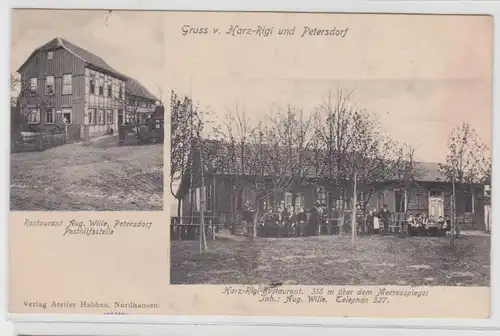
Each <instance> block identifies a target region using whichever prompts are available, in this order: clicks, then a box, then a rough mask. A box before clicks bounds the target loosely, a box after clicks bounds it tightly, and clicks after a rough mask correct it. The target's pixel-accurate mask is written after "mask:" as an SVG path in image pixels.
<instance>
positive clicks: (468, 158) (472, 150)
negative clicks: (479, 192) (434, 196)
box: [440, 123, 491, 248]
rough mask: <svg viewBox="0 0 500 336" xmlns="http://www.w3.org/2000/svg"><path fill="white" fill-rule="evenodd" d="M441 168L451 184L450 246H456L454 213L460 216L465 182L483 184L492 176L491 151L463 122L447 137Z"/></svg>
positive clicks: (455, 217)
mask: <svg viewBox="0 0 500 336" xmlns="http://www.w3.org/2000/svg"><path fill="white" fill-rule="evenodd" d="M440 171H441V173H442V174H443V175H444V176H445V177H446V179H447V181H448V182H451V184H452V190H453V191H452V197H451V202H452V204H451V208H452V246H453V248H454V247H455V238H456V237H458V236H459V235H460V225H459V224H458V222H457V214H458V215H463V212H464V211H463V204H460V202H458V206H459V211H457V195H458V196H460V197H459V198H458V199H459V200H461V199H463V196H464V192H465V191H466V184H469V183H484V181H487V180H488V179H490V178H491V152H490V149H489V148H488V146H486V145H485V144H484V143H483V141H482V140H481V138H480V137H479V135H478V134H477V132H476V131H475V130H474V129H473V128H472V127H471V126H470V124H468V123H462V124H461V125H460V126H458V127H456V128H455V129H454V130H453V131H452V132H451V133H450V134H449V136H448V154H447V156H446V160H445V163H444V164H440Z"/></svg>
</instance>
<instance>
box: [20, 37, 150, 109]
mask: <svg viewBox="0 0 500 336" xmlns="http://www.w3.org/2000/svg"><path fill="white" fill-rule="evenodd" d="M57 48H63V49H66V50H67V51H69V52H70V53H72V54H73V55H75V56H76V57H78V58H79V59H81V60H82V61H83V62H85V64H86V65H90V66H93V67H94V68H97V69H100V70H103V71H105V72H109V73H111V74H113V75H115V76H116V77H118V78H121V79H124V80H126V83H125V91H126V93H128V94H130V95H133V96H138V97H144V98H147V99H151V100H159V99H158V98H156V97H155V96H154V95H153V94H151V92H149V91H148V89H146V88H145V87H144V86H143V85H142V84H141V83H139V81H137V80H136V79H134V78H131V77H128V76H125V75H124V74H122V73H120V72H119V71H117V70H115V69H114V68H113V67H112V66H111V65H109V64H108V63H106V61H104V60H103V59H102V58H101V57H99V56H97V55H95V54H93V53H91V52H90V51H88V50H86V49H84V48H82V47H79V46H77V45H76V44H73V43H71V42H69V41H68V40H66V39H63V38H61V37H56V38H54V39H52V40H50V41H49V42H47V43H45V44H44V45H42V46H41V47H39V48H37V49H35V50H34V51H33V52H32V53H31V55H30V56H29V57H28V59H27V60H26V61H25V62H24V63H23V64H22V65H21V66H20V67H19V70H18V72H20V71H21V70H22V68H23V67H24V66H25V65H26V64H27V63H28V62H29V60H30V59H31V58H32V57H33V56H34V55H36V54H37V53H38V52H39V51H45V50H54V49H57Z"/></svg>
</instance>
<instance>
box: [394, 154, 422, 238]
mask: <svg viewBox="0 0 500 336" xmlns="http://www.w3.org/2000/svg"><path fill="white" fill-rule="evenodd" d="M396 153H397V157H398V160H397V161H396V166H395V175H394V176H395V180H396V181H397V183H398V188H397V190H396V192H399V193H400V194H403V197H400V200H399V202H400V204H399V208H400V209H404V217H403V219H402V220H403V222H406V219H407V217H408V204H409V202H410V199H411V196H412V195H413V190H414V188H415V186H416V185H415V181H416V180H417V177H418V176H419V175H421V174H422V173H423V171H422V170H421V169H420V170H419V169H418V167H417V164H416V162H415V149H414V148H413V147H412V146H410V145H408V144H403V145H402V146H401V147H399V148H398V150H397V152H396ZM399 215H400V213H398V216H399ZM398 220H401V218H399V217H398ZM405 235H406V232H405V231H404V228H403V226H401V236H405Z"/></svg>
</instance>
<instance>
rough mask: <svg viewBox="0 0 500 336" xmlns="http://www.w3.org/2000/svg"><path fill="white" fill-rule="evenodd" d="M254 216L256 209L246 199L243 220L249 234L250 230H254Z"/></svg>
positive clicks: (247, 234) (246, 233) (246, 232)
mask: <svg viewBox="0 0 500 336" xmlns="http://www.w3.org/2000/svg"><path fill="white" fill-rule="evenodd" d="M253 216H254V210H253V208H252V206H251V205H250V202H249V201H246V202H245V204H244V206H243V222H244V224H245V227H244V229H245V235H246V236H249V235H250V231H252V228H253V225H252V224H253Z"/></svg>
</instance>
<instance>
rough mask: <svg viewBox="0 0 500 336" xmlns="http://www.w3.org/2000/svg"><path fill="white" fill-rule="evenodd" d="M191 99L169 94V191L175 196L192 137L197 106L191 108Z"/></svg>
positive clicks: (178, 212)
mask: <svg viewBox="0 0 500 336" xmlns="http://www.w3.org/2000/svg"><path fill="white" fill-rule="evenodd" d="M191 104H192V102H191V99H190V98H188V97H184V98H183V99H180V98H179V97H178V95H177V94H176V93H175V92H174V91H171V94H170V192H171V194H172V196H174V197H175V198H177V196H178V195H177V192H176V190H174V189H175V188H174V186H175V185H179V184H180V183H181V180H182V178H183V177H184V176H185V174H186V172H187V171H188V168H189V164H190V154H191V149H192V148H191V139H192V137H193V131H194V130H193V124H192V122H191V121H192V120H193V119H196V118H197V117H196V116H194V115H193V114H194V113H197V111H198V110H197V108H191ZM177 215H178V217H180V216H181V199H177Z"/></svg>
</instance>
